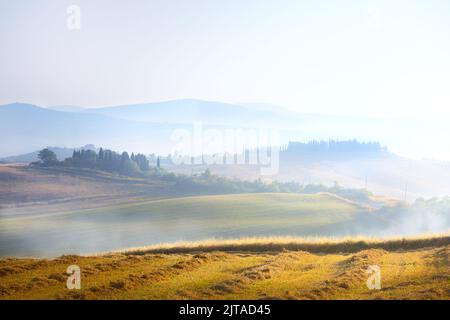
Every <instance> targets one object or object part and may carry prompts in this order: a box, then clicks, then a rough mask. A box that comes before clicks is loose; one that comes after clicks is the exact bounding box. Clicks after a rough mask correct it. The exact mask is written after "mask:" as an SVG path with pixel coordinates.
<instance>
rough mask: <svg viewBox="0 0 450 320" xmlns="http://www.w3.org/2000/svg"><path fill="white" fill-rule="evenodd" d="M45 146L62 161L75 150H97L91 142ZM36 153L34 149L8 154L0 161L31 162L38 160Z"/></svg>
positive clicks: (37, 151)
mask: <svg viewBox="0 0 450 320" xmlns="http://www.w3.org/2000/svg"><path fill="white" fill-rule="evenodd" d="M47 148H48V149H49V150H51V151H53V152H54V153H55V154H56V157H57V159H58V160H59V161H62V160H64V159H66V158H70V157H71V156H72V154H73V152H74V151H75V150H94V151H96V150H97V148H95V146H94V145H92V144H88V145H85V146H83V147H80V148H60V147H47ZM38 154H39V150H36V151H34V152H29V153H25V154H20V155H16V156H10V157H6V158H0V162H3V163H25V164H28V163H31V162H35V161H38V160H39V158H38Z"/></svg>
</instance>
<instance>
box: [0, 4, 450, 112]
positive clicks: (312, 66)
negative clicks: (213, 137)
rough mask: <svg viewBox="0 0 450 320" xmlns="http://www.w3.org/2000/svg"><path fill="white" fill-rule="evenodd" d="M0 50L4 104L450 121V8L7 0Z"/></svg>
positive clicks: (0, 21) (1, 10)
mask: <svg viewBox="0 0 450 320" xmlns="http://www.w3.org/2000/svg"><path fill="white" fill-rule="evenodd" d="M72 4H75V5H78V6H79V7H80V9H81V30H79V31H73V30H72V31H70V30H69V29H68V28H67V27H66V19H67V16H68V15H67V13H66V9H67V7H68V6H69V5H72ZM0 48H1V49H0V103H2V104H3V103H10V102H14V101H23V102H30V103H35V104H39V105H47V106H48V105H80V106H102V105H119V104H128V103H139V102H151V101H161V100H171V99H180V98H198V99H206V100H216V101H223V102H266V103H274V104H279V105H284V106H286V107H288V108H291V109H295V110H298V111H301V112H313V113H325V114H345V115H369V116H396V117H397V116H399V117H419V118H422V117H430V118H449V119H450V1H448V0H420V1H417V0H396V1H357V0H353V1H350V0H339V1H326V0H320V1H319V0H318V1H300V0H270V1H269V0H263V1H262V0H226V1H225V0H203V1H201V0H146V1H139V0H136V1H114V0H107V1H101V0H86V1H81V0H80V1H77V0H71V1H54V0H34V1H29V0H15V1H10V0H0Z"/></svg>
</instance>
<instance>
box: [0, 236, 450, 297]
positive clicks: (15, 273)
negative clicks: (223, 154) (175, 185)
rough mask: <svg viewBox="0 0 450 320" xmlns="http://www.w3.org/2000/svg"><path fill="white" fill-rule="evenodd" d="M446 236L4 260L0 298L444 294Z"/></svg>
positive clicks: (449, 250)
mask: <svg viewBox="0 0 450 320" xmlns="http://www.w3.org/2000/svg"><path fill="white" fill-rule="evenodd" d="M446 239H447V240H446V241H444V242H436V243H438V244H439V243H441V244H442V243H447V244H446V245H442V246H441V245H436V246H434V247H425V248H422V247H421V246H420V243H416V244H415V246H416V247H417V248H416V249H414V250H412V249H411V250H408V251H405V250H392V251H386V250H383V249H373V248H369V249H365V250H362V251H358V252H355V253H333V254H319V253H317V254H312V253H309V252H306V251H288V250H281V251H272V252H258V251H247V252H240V251H234V252H220V251H214V252H209V253H205V252H191V253H172V254H157V253H152V252H142V251H137V252H128V253H115V254H106V255H101V256H86V257H81V256H63V257H60V258H58V259H54V260H33V259H4V260H0V279H1V285H0V298H1V299H449V298H450V264H449V255H450V245H449V244H448V243H449V240H450V239H448V238H446ZM441 240H442V239H441ZM404 243H406V242H404ZM422 244H430V242H426V243H425V242H422ZM388 247H389V246H388ZM344 248H345V247H344ZM72 264H76V265H79V266H80V268H81V272H82V278H81V290H68V289H66V279H67V274H66V273H65V270H66V268H67V267H68V266H69V265H72ZM369 265H378V266H379V267H380V269H381V290H369V289H368V288H367V286H366V281H367V278H368V274H366V270H367V268H368V266H369Z"/></svg>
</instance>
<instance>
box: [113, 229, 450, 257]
mask: <svg viewBox="0 0 450 320" xmlns="http://www.w3.org/2000/svg"><path fill="white" fill-rule="evenodd" d="M445 245H450V233H443V234H426V235H418V236H414V237H407V238H405V237H390V238H376V237H372V238H371V237H366V236H358V237H341V238H337V237H291V236H284V237H248V238H240V239H208V240H202V241H192V242H188V241H182V242H175V243H163V244H158V245H153V246H148V247H140V248H129V249H126V250H120V251H117V253H129V254H145V253H188V252H197V251H202V252H211V251H225V252H226V251H251V252H267V251H270V252H273V251H283V250H297V251H298V250H304V251H308V252H312V253H339V252H345V253H352V252H358V251H360V250H363V249H370V248H371V249H385V250H412V249H420V248H426V247H436V246H445Z"/></svg>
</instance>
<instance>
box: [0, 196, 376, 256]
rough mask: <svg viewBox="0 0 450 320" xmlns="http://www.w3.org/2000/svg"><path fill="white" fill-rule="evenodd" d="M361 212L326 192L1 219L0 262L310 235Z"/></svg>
mask: <svg viewBox="0 0 450 320" xmlns="http://www.w3.org/2000/svg"><path fill="white" fill-rule="evenodd" d="M361 214H367V212H365V209H363V208H361V207H359V206H358V205H356V204H353V203H351V202H348V201H346V200H345V199H341V198H338V197H335V196H333V195H329V194H316V195H301V194H287V193H284V194H283V193H257V194H237V195H218V196H196V197H184V198H173V199H163V200H152V201H146V202H140V203H136V204H128V205H116V206H110V207H103V208H98V209H90V210H83V211H74V212H69V213H63V214H48V215H44V216H31V217H14V218H2V219H1V224H0V242H1V243H2V246H1V248H0V256H38V257H43V256H44V257H54V256H58V255H61V254H68V253H76V254H80V253H89V252H99V251H112V250H117V249H121V248H127V247H135V246H143V245H149V244H157V243H161V242H174V241H178V240H201V239H206V238H212V237H216V238H217V237H219V238H241V237H245V236H267V235H308V234H310V235H315V234H328V235H333V234H334V233H333V232H338V231H339V228H338V227H336V226H337V225H338V224H339V225H340V226H343V225H345V222H349V221H352V219H353V218H354V217H355V216H357V215H361Z"/></svg>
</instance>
